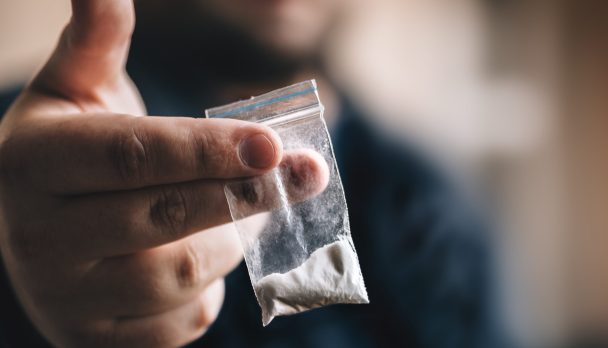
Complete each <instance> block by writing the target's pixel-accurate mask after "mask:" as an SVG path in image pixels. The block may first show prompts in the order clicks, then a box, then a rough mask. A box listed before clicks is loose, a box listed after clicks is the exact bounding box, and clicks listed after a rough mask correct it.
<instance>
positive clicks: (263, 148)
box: [239, 134, 275, 169]
mask: <svg viewBox="0 0 608 348" xmlns="http://www.w3.org/2000/svg"><path fill="white" fill-rule="evenodd" d="M239 155H240V157H241V161H243V163H245V165H247V166H249V167H252V168H256V169H266V168H268V167H270V166H271V165H272V163H274V157H275V151H274V145H272V142H271V141H270V139H268V138H267V137H266V136H265V135H263V134H255V135H252V136H249V137H248V138H246V139H245V140H243V141H241V144H240V145H239Z"/></svg>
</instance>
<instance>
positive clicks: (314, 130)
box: [205, 80, 369, 326]
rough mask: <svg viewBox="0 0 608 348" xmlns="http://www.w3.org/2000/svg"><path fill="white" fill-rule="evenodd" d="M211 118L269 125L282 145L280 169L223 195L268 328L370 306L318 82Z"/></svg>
mask: <svg viewBox="0 0 608 348" xmlns="http://www.w3.org/2000/svg"><path fill="white" fill-rule="evenodd" d="M205 114H206V116H207V117H208V118H215V117H219V118H234V119H239V120H245V121H251V122H257V123H261V124H264V125H267V126H269V127H271V128H272V129H274V130H275V131H276V132H277V133H278V134H279V136H280V138H281V140H282V142H283V149H284V155H283V161H282V162H281V164H280V165H279V166H278V167H277V168H275V169H274V170H272V171H271V172H269V173H267V174H264V175H262V176H258V177H252V178H246V179H242V180H235V181H231V182H229V183H227V184H226V185H225V187H224V191H225V194H226V199H227V201H228V205H229V207H230V213H231V214H232V219H233V220H234V222H235V225H236V229H237V231H238V234H239V237H240V240H241V243H242V246H243V251H244V254H245V262H246V263H247V269H248V271H249V277H250V279H251V283H252V285H253V289H254V291H255V295H256V297H257V300H258V303H259V304H260V307H261V309H262V321H263V324H264V326H266V325H268V324H269V323H270V321H271V320H272V319H273V318H274V317H275V316H280V315H289V314H294V313H298V312H302V311H306V310H309V309H312V308H316V307H321V306H325V305H330V304H335V303H369V301H368V297H367V291H366V289H365V285H364V283H363V277H362V275H361V269H360V267H359V261H358V258H357V253H356V251H355V248H354V245H353V241H352V238H351V233H350V225H349V221H348V211H347V207H346V200H345V198H344V190H343V188H342V182H341V180H340V175H339V173H338V168H337V166H336V161H335V157H334V154H333V149H332V145H331V141H330V138H329V133H328V131H327V126H326V124H325V120H324V119H323V106H322V105H321V103H320V100H319V95H318V93H317V85H316V83H315V81H314V80H310V81H305V82H301V83H298V84H295V85H292V86H289V87H285V88H281V89H278V90H275V91H272V92H269V93H267V94H264V95H261V96H258V97H253V98H251V99H249V100H244V101H239V102H236V103H232V104H229V105H225V106H220V107H216V108H212V109H209V110H206V111H205ZM325 183H327V186H326V187H325V189H324V190H322V189H323V186H324V184H325ZM321 190H322V192H320V193H319V192H316V191H321ZM311 192H312V194H313V196H312V197H309V196H310V195H311ZM260 221H262V222H263V228H262V229H261V230H260Z"/></svg>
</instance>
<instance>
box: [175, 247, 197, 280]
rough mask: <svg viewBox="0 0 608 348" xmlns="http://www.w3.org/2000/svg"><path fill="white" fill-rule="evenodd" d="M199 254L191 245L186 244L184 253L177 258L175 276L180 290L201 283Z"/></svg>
mask: <svg viewBox="0 0 608 348" xmlns="http://www.w3.org/2000/svg"><path fill="white" fill-rule="evenodd" d="M201 259H202V257H201V256H200V253H199V252H198V251H197V250H195V248H194V247H193V246H192V244H187V246H186V248H185V252H184V253H183V254H182V255H181V256H179V257H178V261H177V266H176V269H175V275H176V279H177V284H178V286H179V287H180V288H193V287H196V286H197V285H198V284H199V283H200V282H201V268H202V265H201V261H202V260H201Z"/></svg>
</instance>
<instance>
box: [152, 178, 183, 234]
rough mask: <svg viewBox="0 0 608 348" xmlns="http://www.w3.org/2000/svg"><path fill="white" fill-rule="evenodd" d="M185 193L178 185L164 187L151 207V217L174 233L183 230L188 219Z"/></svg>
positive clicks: (157, 223) (155, 222) (160, 225)
mask: <svg viewBox="0 0 608 348" xmlns="http://www.w3.org/2000/svg"><path fill="white" fill-rule="evenodd" d="M187 206H188V203H187V201H186V196H185V193H184V191H183V190H182V189H180V188H177V187H172V188H163V189H161V190H160V193H159V194H158V195H157V197H156V198H155V202H154V203H152V206H151V208H150V219H151V220H152V222H153V223H154V224H155V225H156V226H159V227H160V228H162V229H165V230H166V231H167V232H169V233H170V234H172V235H176V234H179V233H181V232H182V231H183V229H184V228H185V226H186V222H187V220H188V207H187Z"/></svg>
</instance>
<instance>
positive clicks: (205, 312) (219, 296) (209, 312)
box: [194, 281, 224, 332]
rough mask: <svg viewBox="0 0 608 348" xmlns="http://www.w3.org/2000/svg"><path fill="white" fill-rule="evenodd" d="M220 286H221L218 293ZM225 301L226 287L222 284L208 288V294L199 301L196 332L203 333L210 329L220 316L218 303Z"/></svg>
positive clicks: (195, 324) (195, 323)
mask: <svg viewBox="0 0 608 348" xmlns="http://www.w3.org/2000/svg"><path fill="white" fill-rule="evenodd" d="M218 284H219V285H221V286H219V290H220V291H218V287H217V286H218ZM223 300H224V285H223V281H221V283H214V284H212V285H211V286H210V287H209V288H207V293H206V294H205V295H203V296H202V297H201V298H200V300H199V305H200V308H199V311H198V316H197V317H196V321H195V322H194V328H195V330H197V331H199V332H201V331H203V332H204V330H206V329H207V328H209V327H210V326H211V325H212V324H213V323H214V322H215V321H216V320H217V317H218V315H219V307H218V303H221V302H223Z"/></svg>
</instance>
